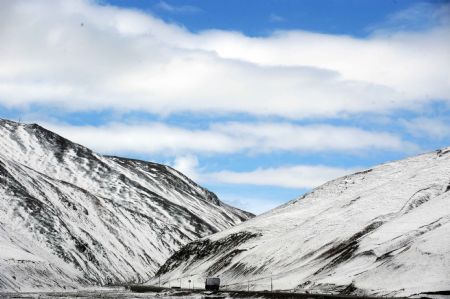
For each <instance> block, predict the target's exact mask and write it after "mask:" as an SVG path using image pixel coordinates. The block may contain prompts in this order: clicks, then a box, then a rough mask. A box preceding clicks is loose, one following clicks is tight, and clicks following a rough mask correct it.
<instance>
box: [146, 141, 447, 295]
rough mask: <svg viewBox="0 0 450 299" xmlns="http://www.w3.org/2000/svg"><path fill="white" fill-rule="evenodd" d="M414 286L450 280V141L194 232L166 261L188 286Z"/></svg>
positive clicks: (412, 290)
mask: <svg viewBox="0 0 450 299" xmlns="http://www.w3.org/2000/svg"><path fill="white" fill-rule="evenodd" d="M209 276H219V277H220V278H221V283H222V284H223V285H224V287H227V288H230V289H233V288H234V289H243V290H246V289H247V288H250V289H251V290H270V288H271V286H270V284H271V279H272V286H273V288H274V289H278V290H288V289H291V290H292V289H295V290H297V291H309V292H322V293H323V292H331V293H341V294H360V295H363V294H364V295H379V296H382V295H383V296H384V295H390V296H412V295H415V294H416V296H417V294H420V293H425V292H441V291H449V290H450V148H446V149H442V150H439V151H436V152H432V153H428V154H423V155H420V156H416V157H412V158H408V159H405V160H401V161H397V162H392V163H386V164H383V165H379V166H377V167H374V168H373V169H368V170H366V171H362V172H358V173H355V174H352V175H348V176H345V177H342V178H338V179H336V180H333V181H330V182H328V183H326V184H324V185H322V186H320V187H318V188H316V189H314V190H313V191H312V192H310V193H307V194H305V195H304V196H302V197H300V198H298V199H296V200H293V201H291V202H288V203H287V204H285V205H283V206H280V207H278V208H276V209H274V210H272V211H269V212H267V213H265V214H263V215H261V216H257V217H255V218H253V219H251V220H249V221H247V222H244V223H242V224H240V225H238V226H235V227H232V228H230V229H227V230H225V231H222V232H219V233H217V234H214V235H212V236H209V237H205V238H203V239H201V240H197V241H194V242H192V243H190V244H188V245H187V246H185V247H184V248H182V249H181V250H180V251H179V252H177V253H176V254H175V255H173V256H172V257H171V258H170V259H169V260H168V261H167V262H166V263H165V265H164V266H163V267H162V268H161V269H160V270H159V272H158V274H157V278H156V279H155V280H153V281H150V283H156V282H157V281H158V279H161V281H162V283H163V284H165V285H167V284H177V283H178V281H177V278H181V280H182V285H183V286H185V287H186V286H188V279H191V280H193V281H194V283H195V284H197V285H198V284H202V283H203V279H204V278H205V277H209Z"/></svg>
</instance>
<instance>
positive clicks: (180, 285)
mask: <svg viewBox="0 0 450 299" xmlns="http://www.w3.org/2000/svg"><path fill="white" fill-rule="evenodd" d="M178 280H179V281H180V289H181V278H178Z"/></svg>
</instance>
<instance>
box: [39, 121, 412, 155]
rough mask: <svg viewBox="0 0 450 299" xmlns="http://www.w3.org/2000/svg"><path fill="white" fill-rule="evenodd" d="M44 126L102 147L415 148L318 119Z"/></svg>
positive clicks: (167, 150) (178, 150)
mask: <svg viewBox="0 0 450 299" xmlns="http://www.w3.org/2000/svg"><path fill="white" fill-rule="evenodd" d="M44 126H45V127H47V128H49V129H51V130H52V131H54V132H57V133H59V134H61V135H62V136H65V137H66V138H69V139H70V140H72V141H75V142H77V143H80V144H83V145H86V146H88V147H90V148H93V149H95V150H96V151H99V152H102V153H145V154H160V155H185V154H187V153H191V154H195V155H197V154H234V153H241V154H264V153H272V152H296V153H319V152H347V153H358V152H359V151H370V150H385V151H413V150H417V148H416V146H415V145H413V144H411V143H409V142H408V141H405V140H403V139H401V138H400V137H398V136H396V135H395V134H391V133H386V132H377V131H367V130H363V129H358V128H353V127H347V126H331V125H320V124H315V125H293V124H290V123H274V122H257V123H254V122H251V123H248V122H224V123H212V124H210V126H209V127H208V128H205V129H187V128H184V127H179V126H171V125H167V124H164V123H157V122H154V123H142V124H123V123H110V124H105V125H101V126H74V125H63V124H53V123H46V124H44Z"/></svg>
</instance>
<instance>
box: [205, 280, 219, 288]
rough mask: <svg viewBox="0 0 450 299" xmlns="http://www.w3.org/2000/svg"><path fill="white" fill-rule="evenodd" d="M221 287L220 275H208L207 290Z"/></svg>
mask: <svg viewBox="0 0 450 299" xmlns="http://www.w3.org/2000/svg"><path fill="white" fill-rule="evenodd" d="M219 288H220V278H219V277H208V278H206V280H205V290H207V291H218V290H219Z"/></svg>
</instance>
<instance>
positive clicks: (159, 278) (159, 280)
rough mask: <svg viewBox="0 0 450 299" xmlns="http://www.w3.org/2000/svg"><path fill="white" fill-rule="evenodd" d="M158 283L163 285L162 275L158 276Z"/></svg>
mask: <svg viewBox="0 0 450 299" xmlns="http://www.w3.org/2000/svg"><path fill="white" fill-rule="evenodd" d="M158 284H159V287H161V276H158Z"/></svg>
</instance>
